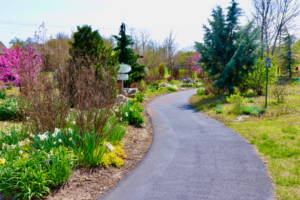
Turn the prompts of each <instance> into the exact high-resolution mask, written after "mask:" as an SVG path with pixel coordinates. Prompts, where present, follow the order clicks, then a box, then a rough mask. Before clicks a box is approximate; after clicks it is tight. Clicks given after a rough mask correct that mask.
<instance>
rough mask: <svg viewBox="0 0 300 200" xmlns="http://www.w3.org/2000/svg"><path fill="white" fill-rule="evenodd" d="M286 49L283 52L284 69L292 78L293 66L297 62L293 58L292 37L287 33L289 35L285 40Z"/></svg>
mask: <svg viewBox="0 0 300 200" xmlns="http://www.w3.org/2000/svg"><path fill="white" fill-rule="evenodd" d="M283 42H284V47H283V52H282V53H281V57H282V59H283V62H282V64H283V67H284V69H285V70H286V71H288V73H289V78H290V79H291V78H292V64H293V63H294V62H295V59H294V58H293V56H292V45H293V42H292V36H291V35H290V34H289V33H287V35H286V36H285V37H284V38H283Z"/></svg>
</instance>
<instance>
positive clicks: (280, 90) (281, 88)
mask: <svg viewBox="0 0 300 200" xmlns="http://www.w3.org/2000/svg"><path fill="white" fill-rule="evenodd" d="M271 91H272V93H273V95H274V96H275V97H276V99H277V102H278V103H284V101H285V99H284V96H285V95H286V94H287V91H286V86H285V85H284V84H283V85H276V84H275V85H273V87H272V88H271Z"/></svg>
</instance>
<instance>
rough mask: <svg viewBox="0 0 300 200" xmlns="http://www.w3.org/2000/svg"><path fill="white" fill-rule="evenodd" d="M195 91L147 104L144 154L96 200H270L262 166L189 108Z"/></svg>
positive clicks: (230, 134)
mask: <svg viewBox="0 0 300 200" xmlns="http://www.w3.org/2000/svg"><path fill="white" fill-rule="evenodd" d="M195 93H196V90H187V91H183V92H178V93H172V94H168V95H165V96H162V97H159V98H157V99H155V100H154V101H153V102H151V103H150V104H148V106H147V112H148V113H149V115H150V117H151V121H152V125H153V128H154V137H153V142H152V145H151V147H150V149H149V150H148V152H147V155H146V156H145V157H144V159H143V160H142V161H141V162H140V163H139V165H138V166H137V167H136V168H135V169H133V170H132V171H131V172H130V173H129V175H127V176H126V177H125V178H124V179H123V180H122V181H120V183H119V184H118V185H117V186H116V187H115V188H113V189H112V190H111V191H109V192H108V193H107V194H105V195H104V196H102V197H100V198H99V200H147V199H151V200H154V199H159V200H169V199H170V200H175V199H176V200H177V199H178V200H179V199H180V200H184V199H187V200H193V199H213V200H218V199H238V200H241V199H245V200H250V199H253V200H260V199H261V200H267V199H273V187H272V183H271V180H270V179H269V178H268V175H267V170H266V167H265V165H264V163H263V161H262V160H261V159H260V158H259V156H258V155H257V154H256V151H255V149H254V148H253V147H252V146H251V145H250V144H249V143H248V142H246V141H245V140H244V139H243V138H242V137H241V136H240V135H239V134H238V133H236V132H235V131H233V130H232V129H230V128H228V127H226V126H224V125H223V124H222V123H221V122H219V121H217V120H214V119H212V118H207V117H205V116H204V115H203V114H202V113H200V112H197V111H195V110H194V109H193V108H192V107H191V106H190V105H189V99H190V97H191V96H192V95H194V94H195Z"/></svg>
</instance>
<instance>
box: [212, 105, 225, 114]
mask: <svg viewBox="0 0 300 200" xmlns="http://www.w3.org/2000/svg"><path fill="white" fill-rule="evenodd" d="M214 110H215V111H216V113H217V114H221V113H223V112H224V110H223V105H222V104H219V105H217V106H216V107H215V108H214Z"/></svg>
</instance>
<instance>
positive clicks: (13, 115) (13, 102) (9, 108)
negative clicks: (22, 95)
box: [0, 99, 21, 120]
mask: <svg viewBox="0 0 300 200" xmlns="http://www.w3.org/2000/svg"><path fill="white" fill-rule="evenodd" d="M20 117H21V110H20V108H19V104H18V99H3V100H0V119H1V120H13V119H17V118H20Z"/></svg>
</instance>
